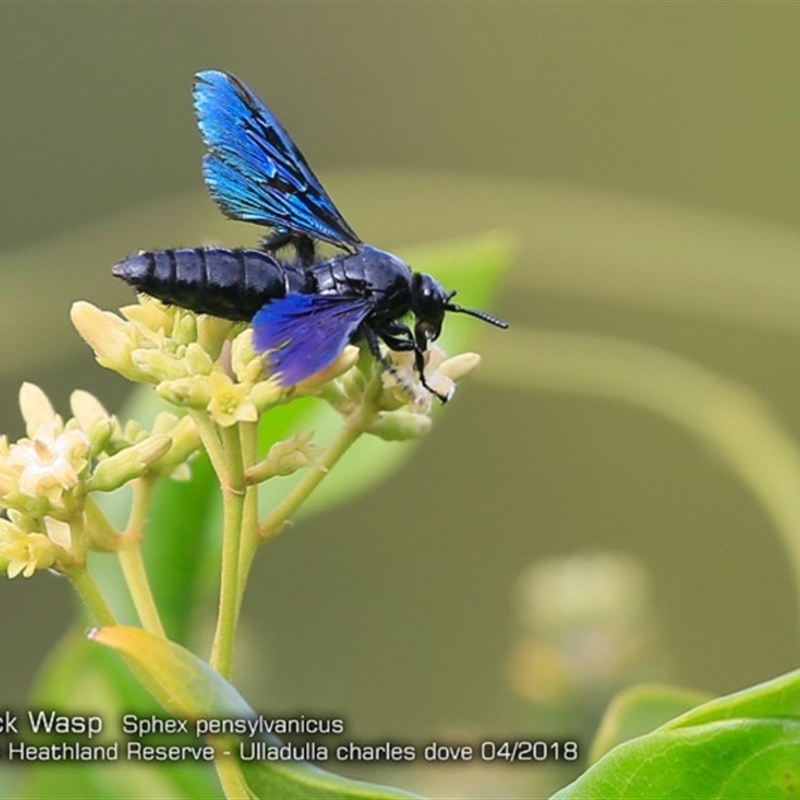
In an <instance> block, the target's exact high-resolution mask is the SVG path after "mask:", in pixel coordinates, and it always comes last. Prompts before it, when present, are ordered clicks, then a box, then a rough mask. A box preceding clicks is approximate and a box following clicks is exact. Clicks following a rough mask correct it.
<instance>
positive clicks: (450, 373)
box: [439, 353, 481, 383]
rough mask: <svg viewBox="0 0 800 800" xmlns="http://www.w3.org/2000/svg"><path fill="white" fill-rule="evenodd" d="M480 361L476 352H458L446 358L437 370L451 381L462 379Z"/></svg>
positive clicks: (455, 381) (456, 381)
mask: <svg viewBox="0 0 800 800" xmlns="http://www.w3.org/2000/svg"><path fill="white" fill-rule="evenodd" d="M480 363H481V357H480V356H479V355H478V354H477V353H459V354H458V355H457V356H453V357H452V358H448V359H446V360H445V361H443V362H442V363H441V365H440V366H439V372H440V373H441V374H442V375H444V376H445V377H447V378H449V379H450V380H451V381H453V383H458V382H459V381H462V380H464V378H466V377H467V375H469V374H470V373H471V372H472V371H473V370H475V369H476V367H477V366H478V365H479V364H480Z"/></svg>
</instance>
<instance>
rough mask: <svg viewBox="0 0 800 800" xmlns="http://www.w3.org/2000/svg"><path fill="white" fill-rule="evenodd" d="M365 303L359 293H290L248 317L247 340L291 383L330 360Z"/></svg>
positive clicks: (366, 308) (356, 323)
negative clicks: (250, 335) (249, 331)
mask: <svg viewBox="0 0 800 800" xmlns="http://www.w3.org/2000/svg"><path fill="white" fill-rule="evenodd" d="M371 309H372V306H371V305H370V303H369V302H368V301H366V300H365V299H363V298H353V297H341V296H337V295H324V294H297V293H290V294H287V295H286V297H284V298H282V299H280V300H273V301H272V302H270V303H267V305H265V306H264V307H263V308H261V310H260V311H259V312H258V313H257V314H256V315H255V317H253V343H254V346H255V349H256V350H257V351H258V352H259V353H268V356H267V358H268V359H269V363H270V366H271V367H272V369H273V370H274V371H275V372H279V373H280V374H281V376H280V380H281V384H283V385H284V386H291V385H292V384H294V383H298V382H299V381H302V380H304V379H305V378H308V377H309V376H311V375H313V374H314V373H315V372H319V371H320V370H321V369H323V368H324V367H327V366H328V364H330V363H331V362H332V361H334V360H335V359H336V357H337V356H338V355H339V354H340V353H341V352H342V350H344V348H345V345H347V344H348V343H349V342H350V341H351V339H352V337H353V336H354V334H355V333H356V331H357V330H358V327H359V325H361V323H362V322H363V321H364V320H365V319H366V317H367V315H368V314H369V312H370V311H371Z"/></svg>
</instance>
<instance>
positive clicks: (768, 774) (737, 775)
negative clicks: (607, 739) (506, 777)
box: [554, 671, 800, 800]
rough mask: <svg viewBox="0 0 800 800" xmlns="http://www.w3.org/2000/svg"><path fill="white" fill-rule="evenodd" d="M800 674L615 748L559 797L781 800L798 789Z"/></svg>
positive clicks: (739, 694)
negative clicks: (751, 799) (778, 799)
mask: <svg viewBox="0 0 800 800" xmlns="http://www.w3.org/2000/svg"><path fill="white" fill-rule="evenodd" d="M798 753H800V671H795V672H791V673H789V674H788V675H785V676H781V677H780V678H776V679H775V680H772V681H768V682H767V683H763V684H760V685H758V686H754V687H751V688H748V689H745V690H744V691H741V692H737V693H736V694H732V695H728V696H726V697H721V698H717V699H716V700H712V701H710V702H708V703H704V704H703V705H700V706H698V707H697V708H694V709H692V710H690V711H688V712H686V713H684V714H682V715H681V716H679V717H677V718H675V719H673V720H672V721H670V722H668V723H666V724H664V725H662V726H661V727H660V728H657V729H656V730H655V731H653V732H652V733H649V734H646V735H644V736H639V737H638V738H635V739H632V740H630V741H628V742H625V743H624V744H622V745H620V746H618V747H615V748H614V749H613V750H611V751H610V752H609V753H607V754H606V755H605V756H604V757H603V758H602V759H600V761H598V762H597V763H596V764H595V765H594V766H592V767H591V768H590V769H589V770H587V771H586V772H585V773H584V774H583V775H582V776H581V777H580V778H578V780H576V781H574V782H573V783H571V784H570V785H569V786H567V787H565V788H564V789H562V790H561V791H560V792H557V793H556V794H555V795H554V797H556V798H561V800H566V798H581V800H587V799H588V800H591V798H608V797H625V798H653V797H659V798H667V797H675V798H695V797H697V798H707V797H725V798H753V797H758V798H783V797H796V796H797V787H798V786H800V758H798Z"/></svg>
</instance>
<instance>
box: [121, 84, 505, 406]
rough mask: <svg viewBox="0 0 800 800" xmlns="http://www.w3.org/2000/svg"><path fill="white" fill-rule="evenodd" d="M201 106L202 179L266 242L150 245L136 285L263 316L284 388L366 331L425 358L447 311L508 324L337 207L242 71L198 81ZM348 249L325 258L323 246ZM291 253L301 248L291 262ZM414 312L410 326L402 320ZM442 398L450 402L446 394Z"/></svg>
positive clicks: (231, 312) (181, 302) (370, 339)
mask: <svg viewBox="0 0 800 800" xmlns="http://www.w3.org/2000/svg"><path fill="white" fill-rule="evenodd" d="M194 105H195V110H196V112H197V119H198V124H199V126H200V130H201V131H202V134H203V140H204V142H205V145H206V147H207V148H208V153H206V155H205V157H204V159H203V177H204V178H205V182H206V186H207V187H208V190H209V192H210V193H211V196H212V197H213V199H214V200H215V201H216V203H217V205H219V207H220V208H221V209H222V211H223V212H224V213H225V214H227V215H228V216H229V217H233V218H234V219H239V220H243V221H245V222H254V223H256V224H259V225H267V226H269V227H270V228H271V229H272V231H271V234H270V235H269V236H268V237H266V238H265V239H264V241H263V243H262V247H261V248H260V249H232V250H229V249H223V248H219V247H198V248H192V249H178V250H158V251H155V252H139V253H137V254H136V255H133V256H131V257H130V258H127V259H125V260H124V261H122V262H121V263H119V264H117V265H116V266H115V267H114V274H115V275H116V276H118V277H120V278H122V279H124V280H125V281H127V282H128V283H129V284H131V285H132V286H134V287H136V289H138V290H140V291H143V292H146V293H147V294H149V295H152V296H153V297H157V298H159V299H160V300H163V301H165V302H167V303H172V304H175V305H178V306H182V307H183V308H188V309H191V310H192V311H197V312H199V313H204V314H213V315H214V316H217V317H223V318H225V319H231V320H252V325H253V329H254V337H253V341H254V344H255V347H256V349H257V351H258V352H261V353H266V354H267V358H268V360H269V363H270V365H271V367H272V369H273V371H274V372H276V373H279V379H280V381H281V383H282V385H284V386H291V385H292V384H295V383H297V382H299V381H301V380H303V379H305V378H307V377H309V376H310V375H313V374H314V373H315V372H318V371H319V370H321V369H323V368H324V367H326V366H328V365H329V364H330V363H331V362H333V361H334V360H335V359H336V358H337V357H338V356H339V354H340V353H341V352H342V350H343V349H344V347H345V346H346V345H347V344H348V343H351V342H354V341H356V340H358V339H360V338H362V337H363V338H364V339H366V341H367V343H368V344H369V347H370V350H371V351H372V353H373V354H374V355H375V357H376V358H377V359H379V360H380V361H381V362H382V363H383V364H384V365H385V364H386V361H385V359H384V358H383V357H382V356H381V352H380V347H379V340H380V341H383V342H384V343H385V344H386V345H387V347H389V348H390V349H391V350H398V351H413V352H414V354H415V366H416V369H417V371H418V372H419V375H420V381H421V383H422V384H423V386H425V387H426V388H428V389H430V387H428V385H427V383H426V381H425V373H424V358H423V354H424V352H425V350H426V348H427V346H428V342H431V341H433V340H434V339H436V338H437V337H438V336H439V333H440V331H441V328H442V321H443V319H444V315H445V313H446V312H447V311H453V312H458V313H462V314H469V315H471V316H473V317H477V318H478V319H482V320H484V321H485V322H489V323H491V324H492V325H496V326H497V327H499V328H506V327H508V326H507V324H506V323H505V322H503V321H502V320H499V319H497V318H496V317H493V316H492V315H491V314H487V313H485V312H483V311H476V310H474V309H470V308H463V307H461V306H459V305H456V304H455V303H453V302H452V299H453V295H455V292H446V291H445V290H444V289H443V288H442V286H441V285H440V284H439V283H438V282H437V281H436V280H434V278H432V277H431V276H430V275H424V274H422V273H418V272H412V271H411V269H410V268H409V266H408V265H407V264H406V263H405V262H403V261H401V260H400V259H399V258H398V257H397V256H394V255H392V254H391V253H387V252H384V251H383V250H378V249H377V248H375V247H372V246H370V245H367V244H364V243H363V242H362V241H361V239H359V238H358V236H357V235H356V234H355V233H354V231H353V229H352V228H351V227H350V226H349V225H348V224H347V222H346V221H345V219H344V218H343V217H342V215H341V214H340V213H339V211H338V210H337V208H336V206H335V205H334V204H333V202H332V201H331V199H330V198H329V197H328V194H327V193H326V191H325V190H324V189H323V188H322V185H321V184H320V182H319V180H318V179H317V177H316V176H315V175H314V173H313V172H312V171H311V169H310V167H309V166H308V164H307V163H306V160H305V158H304V157H303V154H302V153H301V152H300V150H299V149H298V148H297V145H296V144H295V143H294V142H293V141H292V139H291V138H290V137H289V134H288V133H287V132H286V131H285V130H284V128H283V126H282V125H281V123H280V122H279V121H278V119H277V118H276V117H275V115H274V114H273V113H272V112H271V111H270V110H269V109H268V108H267V107H266V106H265V105H264V103H262V102H261V100H259V98H258V97H256V96H255V95H254V94H253V92H251V91H250V89H248V88H247V86H245V85H244V84H243V83H242V82H241V81H240V80H239V79H238V78H236V77H234V76H233V75H228V74H226V73H224V72H216V71H206V72H200V73H198V74H197V76H196V81H195V85H194ZM317 241H321V242H327V243H329V244H331V245H334V246H335V247H337V248H339V249H340V250H341V251H342V253H341V254H340V255H337V256H335V257H333V258H327V259H321V258H320V257H319V256H318V255H317V252H316V246H315V245H316V242H317ZM283 248H287V252H290V253H291V255H290V257H288V258H284V257H280V256H279V255H278V251H280V250H281V249H283ZM408 314H413V316H414V317H415V322H414V325H413V328H411V327H409V326H408V325H407V324H405V322H403V318H404V317H406V316H407V315H408ZM441 399H442V400H444V399H446V398H441Z"/></svg>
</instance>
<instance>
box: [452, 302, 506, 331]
mask: <svg viewBox="0 0 800 800" xmlns="http://www.w3.org/2000/svg"><path fill="white" fill-rule="evenodd" d="M445 310H446V311H455V312H456V314H469V316H471V317H476V318H477V319H482V320H483V321H484V322H488V323H489V324H490V325H494V326H495V327H496V328H503V329H505V328H507V327H508V323H507V322H504V321H503V320H502V319H499V318H498V317H495V316H493V315H492V314H488V313H487V312H486V311H478V309H476V308H464V307H463V306H457V305H455V304H454V303H447V305H445Z"/></svg>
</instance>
